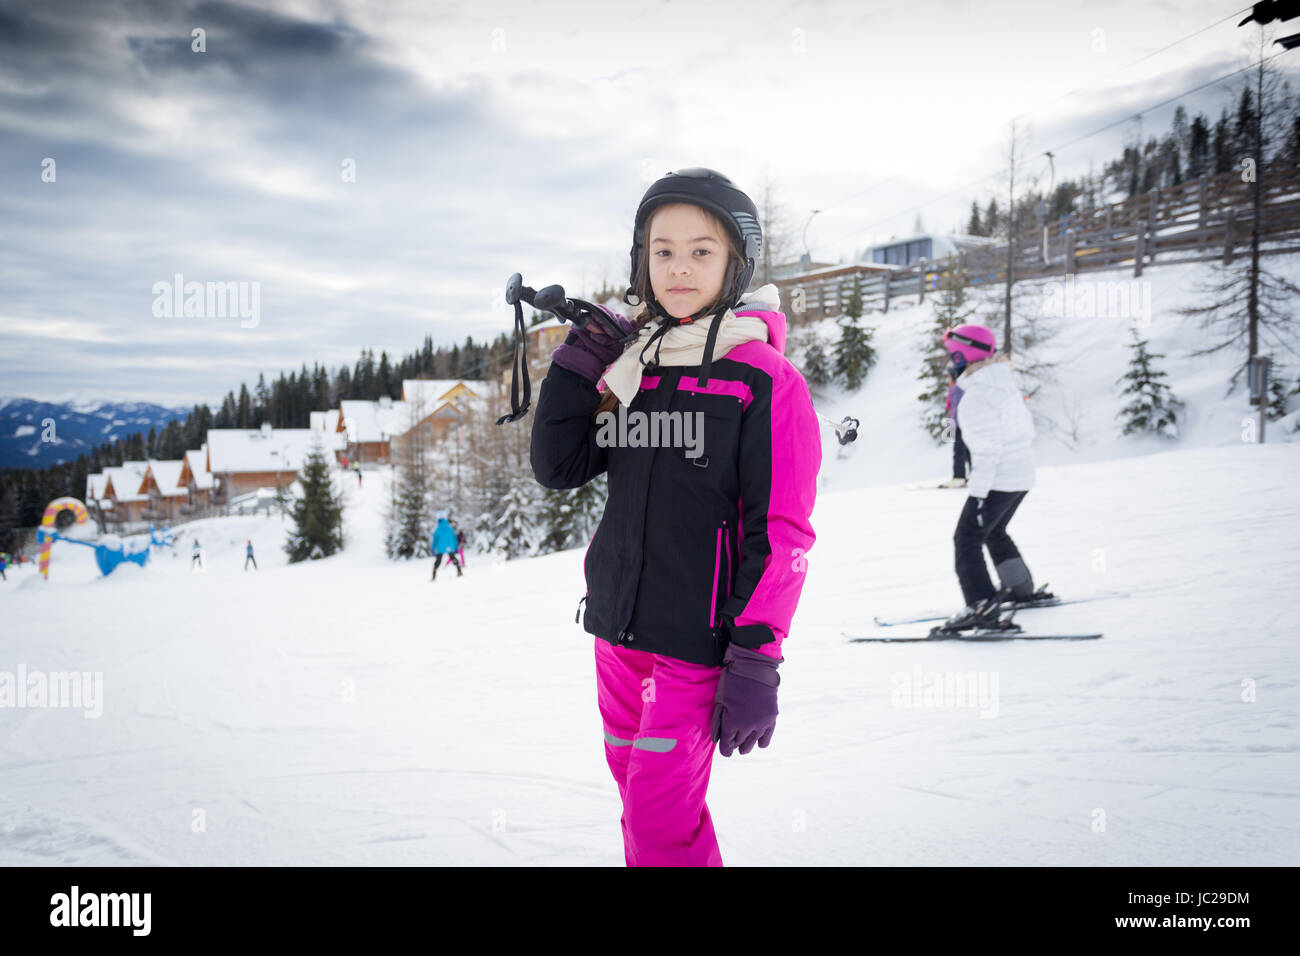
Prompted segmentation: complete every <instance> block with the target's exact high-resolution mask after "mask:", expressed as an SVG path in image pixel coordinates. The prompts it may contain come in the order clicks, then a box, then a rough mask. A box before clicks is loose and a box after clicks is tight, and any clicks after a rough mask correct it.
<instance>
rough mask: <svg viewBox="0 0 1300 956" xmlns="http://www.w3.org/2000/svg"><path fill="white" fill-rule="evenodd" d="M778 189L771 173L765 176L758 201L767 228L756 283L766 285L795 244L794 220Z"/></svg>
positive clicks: (760, 215)
mask: <svg viewBox="0 0 1300 956" xmlns="http://www.w3.org/2000/svg"><path fill="white" fill-rule="evenodd" d="M777 190H778V187H777V184H776V182H775V180H773V179H772V178H771V177H770V176H769V177H765V178H764V179H763V182H762V184H761V185H760V186H759V190H758V195H757V197H756V199H755V202H754V205H756V206H757V207H758V218H759V222H760V224H761V225H762V227H763V259H762V261H761V262H759V263H758V268H757V270H756V271H757V275H756V276H755V279H756V282H755V284H756V285H766V284H767V283H768V282H770V281H772V270H773V268H774V267H775V266H777V265H779V264H781V263H782V262H785V261H786V260H787V259H788V258H789V256H790V255H791V253H790V250H791V249H792V248H794V246H795V241H794V240H795V225H794V221H793V219H792V218H791V216H790V214H789V212H788V211H787V210H786V208H785V206H784V205H782V203H781V202H780V200H779V198H778V192H777Z"/></svg>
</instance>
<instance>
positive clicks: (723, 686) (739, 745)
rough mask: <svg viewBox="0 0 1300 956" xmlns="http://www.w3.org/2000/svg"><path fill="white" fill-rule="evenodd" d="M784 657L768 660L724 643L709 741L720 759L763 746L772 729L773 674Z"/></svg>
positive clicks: (775, 679) (769, 739) (777, 680)
mask: <svg viewBox="0 0 1300 956" xmlns="http://www.w3.org/2000/svg"><path fill="white" fill-rule="evenodd" d="M784 661H785V658H780V659H777V658H775V657H768V656H767V655H766V654H763V653H760V652H759V651H754V650H750V649H749V648H748V647H741V646H740V645H739V644H728V645H727V653H726V654H725V655H723V658H722V663H723V670H722V676H721V677H720V678H719V679H718V692H717V694H716V695H715V696H714V698H713V739H714V740H716V741H717V742H718V750H720V751H721V752H722V756H724V757H730V756H731V752H732V750H735V749H739V750H740V752H741V753H742V754H747V753H749V752H750V751H751V750H753V749H754V744H755V743H757V744H758V745H759V746H760V747H766V746H767V745H768V744H770V743H771V742H772V731H774V730H775V729H776V688H777V685H778V684H780V683H781V677H780V675H778V674H777V672H776V667H777V665H778V664H781V663H784Z"/></svg>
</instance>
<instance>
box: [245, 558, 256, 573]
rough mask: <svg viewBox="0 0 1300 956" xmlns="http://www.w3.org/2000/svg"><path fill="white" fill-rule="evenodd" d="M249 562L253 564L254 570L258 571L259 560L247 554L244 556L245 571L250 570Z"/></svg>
mask: <svg viewBox="0 0 1300 956" xmlns="http://www.w3.org/2000/svg"><path fill="white" fill-rule="evenodd" d="M249 561H252V562H253V570H254V571H256V570H257V558H255V557H253V556H252V555H251V554H246V555H244V570H245V571H247V570H248V562H249Z"/></svg>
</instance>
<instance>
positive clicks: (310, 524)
mask: <svg viewBox="0 0 1300 956" xmlns="http://www.w3.org/2000/svg"><path fill="white" fill-rule="evenodd" d="M298 481H299V483H300V484H301V485H302V495H301V496H300V497H299V498H298V499H297V500H296V501H294V503H293V509H292V511H291V513H290V517H291V518H292V519H293V524H294V527H293V530H292V531H290V532H289V540H288V542H287V543H286V544H285V546H284V551H285V553H286V554H287V555H289V563H290V564H294V563H297V562H299V561H307V560H312V561H315V560H316V559H317V558H327V557H329V556H330V555H331V554H334V553H335V552H336V551H340V550H342V548H343V530H342V528H343V499H342V496H341V495H340V494H337V493H336V492H335V491H334V487H333V483H332V481H331V479H330V467H329V463H328V462H327V461H326V460H325V452H324V449H323V448H322V447H321V444H320V441H319V440H317V441H315V442H313V447H312V450H311V452H310V453H309V454H308V455H307V461H306V462H304V464H303V469H302V471H301V472H299V474H298Z"/></svg>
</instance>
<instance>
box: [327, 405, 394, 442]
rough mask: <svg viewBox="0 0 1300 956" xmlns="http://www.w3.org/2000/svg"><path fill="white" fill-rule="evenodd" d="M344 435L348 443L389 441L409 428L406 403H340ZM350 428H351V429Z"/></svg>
mask: <svg viewBox="0 0 1300 956" xmlns="http://www.w3.org/2000/svg"><path fill="white" fill-rule="evenodd" d="M339 405H340V411H341V413H342V418H341V422H342V425H343V432H342V434H344V435H345V437H346V439H347V440H348V441H355V442H372V441H380V442H382V441H388V440H389V439H390V438H392V437H393V436H394V435H400V434H401V433H402V432H404V431H406V429H407V427H409V426H408V425H407V423H406V403H405V402H366V401H360V400H348V401H345V402H340V403H339ZM349 426H350V427H349Z"/></svg>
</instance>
